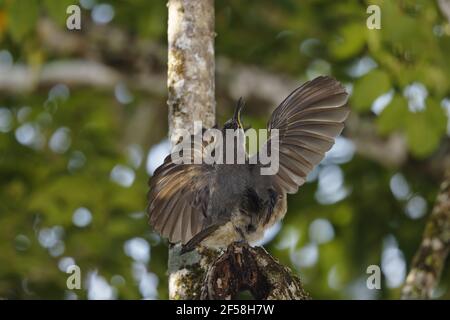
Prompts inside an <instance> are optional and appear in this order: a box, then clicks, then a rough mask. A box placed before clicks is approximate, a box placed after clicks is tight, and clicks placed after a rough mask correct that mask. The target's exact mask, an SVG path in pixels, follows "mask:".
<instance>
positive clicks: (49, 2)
mask: <svg viewBox="0 0 450 320" xmlns="http://www.w3.org/2000/svg"><path fill="white" fill-rule="evenodd" d="M72 4H77V2H75V1H73V0H58V1H55V0H44V5H45V9H46V10H47V13H48V15H49V16H50V17H51V18H52V19H53V20H54V21H55V22H56V23H57V24H58V25H60V26H65V25H66V19H67V17H68V14H67V12H66V10H67V7H69V6H70V5H72Z"/></svg>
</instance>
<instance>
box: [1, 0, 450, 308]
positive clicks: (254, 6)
mask: <svg viewBox="0 0 450 320" xmlns="http://www.w3.org/2000/svg"><path fill="white" fill-rule="evenodd" d="M86 2H89V1H86ZM93 2H94V3H95V1H93ZM74 3H77V2H76V1H67V0H64V1H56V0H46V1H37V0H0V50H7V51H8V52H9V53H10V54H11V56H12V57H13V61H14V64H16V65H19V64H20V65H23V64H27V65H29V66H31V67H33V68H37V69H39V68H40V67H41V66H42V65H44V64H46V63H49V62H52V61H56V60H58V59H69V58H77V56H76V55H74V54H69V55H65V54H63V53H59V52H53V51H51V50H49V49H48V48H46V47H45V46H43V45H42V43H41V40H40V37H39V36H38V32H37V30H38V27H37V26H38V23H39V20H40V19H42V18H43V17H46V18H47V19H50V20H51V21H53V22H54V23H55V24H57V26H58V28H59V29H60V30H61V31H64V30H65V19H66V17H67V15H66V13H65V10H66V8H67V6H68V5H70V4H74ZM105 3H109V4H110V5H112V7H113V8H114V18H113V20H112V21H111V22H110V23H109V25H110V26H114V27H117V28H119V29H121V30H123V31H125V32H126V34H128V35H130V36H132V37H134V38H136V39H140V40H145V41H152V42H154V43H155V44H158V45H160V46H162V47H163V48H164V47H165V45H166V23H167V13H166V10H167V8H166V4H165V2H164V1H147V0H130V1H105ZM370 4H378V5H379V6H380V7H381V12H382V20H381V21H382V28H381V29H380V30H369V29H368V28H367V27H366V19H367V17H368V14H367V13H366V8H367V6H368V5H370ZM82 12H83V18H82V24H83V23H84V21H91V14H90V12H91V10H90V9H82ZM107 27H108V26H107ZM216 30H217V34H218V36H217V38H216V54H217V55H218V56H222V57H227V58H228V59H229V60H230V61H231V62H232V63H235V64H242V65H252V66H256V67H258V68H261V69H264V70H266V71H268V72H272V73H275V74H284V75H287V76H289V77H292V78H293V79H298V82H299V83H301V82H302V81H305V80H307V79H308V78H309V77H311V76H312V75H314V74H332V75H334V76H335V77H336V78H338V79H339V80H341V81H343V82H344V83H346V84H348V85H349V86H351V88H352V96H351V99H350V106H351V108H352V110H353V115H352V117H353V118H351V119H350V120H349V121H360V122H361V123H363V124H364V123H367V124H370V125H372V124H373V125H374V128H375V131H374V132H371V134H372V135H373V136H374V137H375V138H377V139H388V138H389V137H390V136H391V135H393V134H399V135H401V136H404V137H405V138H406V141H407V146H408V156H407V160H406V161H405V162H403V163H402V165H401V166H400V167H398V166H385V165H382V164H380V163H379V162H377V161H374V160H372V159H369V158H367V157H364V156H363V155H361V154H360V153H358V152H356V154H355V155H354V156H353V158H352V159H351V161H348V162H346V163H343V164H340V165H339V166H340V168H341V169H342V172H343V174H344V177H345V180H344V181H345V182H344V187H345V189H346V190H348V195H347V196H346V197H344V198H343V199H342V200H340V201H337V202H335V203H331V204H321V203H319V202H318V201H317V197H316V192H317V190H318V183H317V180H314V181H312V182H310V183H307V184H306V185H304V186H303V187H302V188H301V189H300V192H299V193H298V194H297V195H295V196H290V197H289V211H288V214H287V216H286V218H285V220H284V221H283V225H282V229H281V231H280V232H279V233H278V234H277V235H276V237H275V238H274V239H273V240H272V241H271V242H270V243H269V244H268V245H267V247H268V249H269V250H270V252H271V253H272V254H273V255H274V256H276V257H277V258H279V259H280V261H281V262H282V263H284V264H286V265H289V266H290V267H291V268H293V269H296V270H297V271H298V272H299V274H300V275H301V277H302V278H303V279H304V281H305V287H306V289H307V290H308V291H309V292H310V293H311V295H312V297H314V298H332V299H334V298H338V299H342V298H357V297H360V298H383V299H386V298H387V299H391V298H398V297H399V288H398V287H397V288H390V287H389V286H388V285H387V284H386V281H385V278H384V277H383V281H382V289H381V290H374V291H369V290H367V289H365V281H366V278H367V274H366V268H367V266H369V265H372V264H375V265H381V263H382V255H383V252H384V249H385V248H384V247H383V243H384V244H386V242H387V241H389V240H386V239H392V238H395V239H396V243H397V245H398V249H399V250H401V256H402V257H403V259H404V261H405V262H406V263H407V265H409V263H410V261H411V259H412V256H413V254H414V252H415V250H416V248H417V246H418V244H419V242H420V239H421V234H422V231H423V228H424V224H425V221H426V217H427V215H425V216H422V217H420V218H419V219H411V218H410V217H408V215H406V214H405V206H406V205H407V202H408V201H409V200H408V199H406V198H405V199H403V200H398V199H397V198H396V197H394V195H393V193H392V192H391V189H390V182H391V179H392V177H393V176H394V175H395V174H396V173H399V172H400V173H401V174H402V175H403V176H404V177H405V178H406V180H407V182H408V184H409V187H410V190H411V193H412V194H413V195H420V196H421V197H422V198H423V199H424V200H425V201H426V205H427V213H429V212H430V211H431V208H432V206H433V203H434V200H435V197H436V194H437V191H438V186H439V182H440V179H441V178H442V177H441V176H439V174H432V173H431V172H430V170H428V168H429V167H430V166H431V165H430V163H431V162H433V161H434V159H441V158H439V155H441V154H442V153H444V154H445V153H446V151H448V135H447V122H448V117H447V114H446V109H445V108H444V107H443V106H442V105H444V106H445V103H443V102H442V101H445V99H446V98H447V99H448V97H450V77H449V75H450V24H449V21H447V20H446V19H445V17H444V16H443V15H442V13H441V12H440V11H439V8H438V6H437V4H436V2H435V1H430V0H410V1H406V0H398V1H381V0H380V1H324V0H317V1H295V0H280V1H268V0H262V1H237V0H230V1H222V0H220V1H216ZM66 32H67V31H66ZM83 32H84V30H82V31H81V32H80V34H81V35H83V34H84V33H83ZM112 36H113V35H112ZM90 41H94V40H93V39H92V37H91V38H90V37H87V36H86V39H85V43H86V44H87V46H88V45H89V43H90ZM112 56H113V53H111V55H110V56H109V57H112ZM364 57H370V58H371V59H372V61H374V62H375V63H376V65H377V67H375V68H373V69H371V70H370V71H368V72H367V73H365V74H364V75H357V76H355V75H352V74H351V73H349V69H350V68H351V67H352V66H353V65H354V64H355V63H356V62H357V61H359V59H361V58H364ZM106 58H108V55H106ZM116 60H117V59H116ZM124 61H125V62H123V63H122V64H121V61H120V60H119V61H115V60H114V59H111V61H106V63H107V64H109V65H111V66H113V67H117V68H118V69H120V70H122V71H123V70H125V72H126V70H127V68H128V67H130V66H128V65H127V64H126V63H127V62H126V60H125V59H124ZM160 68H163V69H164V68H165V66H160ZM0 72H7V71H5V70H4V69H1V68H0ZM217 81H218V82H220V81H225V80H222V79H217ZM413 83H420V84H422V85H423V86H424V87H425V88H426V90H427V92H428V95H427V97H426V100H425V108H423V110H419V111H415V112H413V111H411V110H410V108H409V107H408V100H407V98H406V97H405V95H404V91H405V88H407V87H408V86H409V85H411V84H413ZM144 85H145V84H144ZM162 85H164V84H162ZM68 88H69V90H70V94H69V96H68V98H67V99H66V98H64V97H62V98H61V97H59V98H58V97H57V98H56V99H53V100H52V99H49V90H51V89H52V88H51V87H50V88H49V87H46V86H39V87H38V88H36V89H34V90H30V91H29V92H26V93H20V94H18V93H14V92H11V91H5V90H4V91H1V90H0V108H2V109H1V110H3V111H2V112H3V115H4V117H6V116H5V115H6V113H7V112H8V111H5V110H9V114H10V115H11V117H12V118H11V119H12V120H11V123H10V127H9V128H8V129H4V130H3V131H0V298H21V299H22V298H24V299H36V298H45V299H50V298H52V299H62V298H70V297H73V294H71V293H70V292H69V291H68V290H67V288H66V279H67V274H66V273H65V272H63V271H61V270H60V268H59V267H58V263H59V262H60V260H61V258H62V257H72V258H73V259H74V260H75V261H76V263H77V265H79V266H80V267H81V270H82V272H83V273H82V274H83V279H84V280H86V279H87V275H88V272H89V271H94V270H97V271H98V274H99V275H101V276H102V277H103V278H104V279H105V281H107V282H108V283H109V285H111V286H112V287H114V290H115V296H116V297H117V298H120V299H139V298H142V296H143V295H142V290H140V285H139V281H138V280H136V278H135V276H134V275H133V270H134V269H135V268H136V262H134V261H133V259H132V258H131V257H129V256H128V255H127V254H126V253H125V251H124V243H125V242H126V241H127V240H129V239H132V238H135V237H140V238H142V239H145V240H146V241H147V242H148V243H149V244H150V260H149V262H148V263H147V264H146V267H147V272H148V273H149V274H152V275H153V274H154V275H156V276H157V278H158V279H159V283H158V285H157V293H156V294H155V295H153V297H155V298H167V277H166V261H167V243H166V242H165V241H163V240H161V239H159V238H158V237H157V236H156V235H155V234H153V233H152V232H151V230H150V227H149V226H148V224H147V220H146V216H145V214H143V213H144V212H145V207H146V193H147V191H148V190H147V180H148V178H149V175H148V173H147V170H146V164H145V162H146V161H147V160H146V159H147V153H148V151H149V150H150V148H151V147H152V146H153V145H155V144H157V143H159V142H160V141H161V140H162V139H164V138H165V137H166V134H167V123H166V122H167V121H166V119H167V118H166V117H167V111H166V104H165V98H166V97H165V96H155V95H152V94H148V93H146V92H145V91H143V90H141V89H140V88H139V87H138V86H136V87H133V86H129V88H128V89H129V90H130V92H131V94H132V95H133V97H134V99H133V100H132V101H131V102H130V103H126V104H123V103H120V102H119V101H117V99H116V97H115V95H114V90H105V89H102V88H97V87H76V88H71V86H70V84H68ZM387 92H391V95H392V97H393V98H392V100H391V101H390V103H389V104H388V105H387V107H385V108H384V109H383V111H382V112H381V113H380V114H379V115H376V114H374V112H373V111H372V105H373V102H374V100H375V99H376V98H378V97H379V96H380V95H382V94H385V93H387ZM217 96H218V101H219V104H218V115H219V120H220V121H223V120H224V119H225V118H226V117H227V116H229V115H230V114H231V107H232V104H233V103H234V102H233V101H232V100H230V98H229V97H228V96H226V94H224V93H223V92H217ZM246 98H247V97H246ZM248 104H249V105H250V108H249V111H248V113H246V114H245V120H246V121H247V122H250V123H251V124H253V125H254V126H255V127H262V126H263V125H264V123H265V121H266V119H267V117H268V115H269V112H270V108H271V107H274V106H270V105H268V104H267V103H265V102H262V101H257V100H255V99H253V100H252V97H248ZM252 104H253V106H254V107H251V105H252ZM142 105H145V108H147V109H148V110H149V112H148V113H145V114H146V115H148V116H149V118H148V124H147V125H146V131H144V132H143V133H142V132H141V133H139V132H137V133H136V132H135V130H139V128H138V129H136V127H135V121H136V118H139V114H140V113H139V112H141V111H142ZM25 106H27V108H24V107H25ZM258 106H259V109H258ZM0 119H1V117H0ZM24 124H30V125H32V126H34V127H36V126H37V127H38V128H39V132H40V135H41V137H42V138H43V141H44V143H43V144H41V145H40V146H39V147H37V146H28V145H23V144H21V143H19V142H18V139H17V129H18V128H20V127H21V126H23V125H24ZM5 126H6V125H5ZM0 127H1V126H0ZM61 127H64V128H67V129H68V130H69V132H70V140H71V142H70V147H69V148H68V150H66V151H64V152H61V153H56V152H54V151H52V150H51V148H49V146H48V143H49V140H50V139H51V137H52V135H53V134H54V133H55V131H56V130H57V129H58V128H61ZM5 128H6V127H5ZM142 135H144V139H138V138H136V136H142ZM345 135H347V132H346V131H344V136H345ZM382 141H384V140H382ZM130 146H133V148H135V149H136V148H137V149H136V150H142V153H143V161H142V162H141V163H140V164H138V165H137V166H135V167H134V168H133V165H132V163H133V161H131V160H130V156H129V155H130V153H129V150H130V149H129V148H130ZM80 157H81V159H85V160H84V162H83V160H82V161H81V163H82V164H81V165H79V166H75V167H74V166H72V167H71V169H70V170H69V168H68V164H69V163H70V161H71V160H72V161H73V159H80ZM381 157H383V155H381ZM72 163H73V162H72ZM434 163H435V162H433V164H434ZM117 164H121V165H124V166H128V167H130V168H132V170H133V171H134V173H135V179H134V181H133V183H132V185H131V186H129V187H124V186H121V185H118V184H117V183H115V182H114V181H111V178H110V175H111V170H112V169H113V168H114V167H115V166H116V165H117ZM438 166H439V164H438ZM79 207H85V208H88V209H89V210H90V212H92V216H93V219H92V222H91V223H90V224H89V225H88V226H87V227H84V228H80V227H77V226H75V225H74V224H73V222H72V218H73V213H74V211H75V210H76V209H77V208H79ZM316 219H326V221H328V222H329V223H331V226H332V230H333V235H334V236H333V238H332V239H330V240H328V241H326V242H325V243H321V244H317V245H314V246H313V247H314V248H315V249H317V257H316V258H317V259H316V261H315V262H314V263H313V264H312V265H310V266H299V264H298V256H299V255H300V256H302V255H301V253H300V252H302V251H301V250H302V249H304V248H305V246H306V248H308V246H309V248H310V247H311V243H313V242H312V241H311V238H313V237H312V235H311V234H310V233H311V232H310V231H309V230H310V225H311V222H313V221H315V220H316ZM55 226H60V227H62V230H63V233H62V235H61V239H60V241H62V242H63V244H64V251H63V253H59V254H53V255H52V254H51V252H50V251H51V250H49V249H47V248H44V247H43V246H42V245H41V243H40V241H39V234H40V233H41V231H42V230H47V228H54V227H55ZM49 230H50V229H49ZM58 230H61V228H59V229H58ZM292 239H294V240H292ZM295 239H296V241H295ZM286 243H288V244H289V245H286ZM315 249H314V250H315ZM314 250H313V251H314ZM304 252H305V251H303V253H304ZM133 266H134V267H133ZM117 275H120V277H122V278H123V280H125V281H119V282H117V281H112V280H111V279H112V278H113V277H114V276H117ZM122 278H121V279H122ZM116 279H117V277H116ZM449 280H450V272H449V268H448V265H447V267H446V268H445V270H444V274H443V278H442V280H441V285H440V287H439V288H438V290H437V297H439V298H447V299H448V298H450V291H449V287H448V284H449V283H450V282H449ZM73 292H75V293H76V295H77V297H78V298H81V299H84V298H87V297H88V290H87V287H86V285H85V283H83V289H82V290H74V291H73Z"/></svg>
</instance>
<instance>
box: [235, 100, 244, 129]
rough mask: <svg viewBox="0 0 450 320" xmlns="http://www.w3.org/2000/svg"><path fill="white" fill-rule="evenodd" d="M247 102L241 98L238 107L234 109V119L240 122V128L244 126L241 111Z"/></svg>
mask: <svg viewBox="0 0 450 320" xmlns="http://www.w3.org/2000/svg"><path fill="white" fill-rule="evenodd" d="M244 105H245V102H244V100H242V98H239V100H238V103H237V106H236V109H235V110H234V115H233V120H234V121H235V122H236V123H237V124H238V126H239V128H243V126H242V123H241V111H242V108H244Z"/></svg>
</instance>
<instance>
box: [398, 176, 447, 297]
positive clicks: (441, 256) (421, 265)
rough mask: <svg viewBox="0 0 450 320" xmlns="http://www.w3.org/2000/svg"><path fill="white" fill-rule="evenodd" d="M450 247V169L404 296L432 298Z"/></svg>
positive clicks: (408, 279)
mask: <svg viewBox="0 0 450 320" xmlns="http://www.w3.org/2000/svg"><path fill="white" fill-rule="evenodd" d="M449 250H450V170H448V172H447V175H446V178H445V179H444V181H443V182H442V184H441V188H440V191H439V194H438V197H437V199H436V204H435V206H434V208H433V211H432V213H431V215H430V217H429V219H428V222H427V225H426V227H425V231H424V234H423V239H422V243H421V244H420V246H419V249H418V250H417V252H416V255H415V256H414V259H413V261H412V266H411V271H410V273H409V274H408V277H407V278H406V283H405V285H404V287H403V289H402V299H430V298H431V297H432V293H433V290H434V288H435V287H436V286H437V285H438V283H439V278H440V275H441V273H442V269H443V267H444V265H445V260H446V258H447V255H448V253H449Z"/></svg>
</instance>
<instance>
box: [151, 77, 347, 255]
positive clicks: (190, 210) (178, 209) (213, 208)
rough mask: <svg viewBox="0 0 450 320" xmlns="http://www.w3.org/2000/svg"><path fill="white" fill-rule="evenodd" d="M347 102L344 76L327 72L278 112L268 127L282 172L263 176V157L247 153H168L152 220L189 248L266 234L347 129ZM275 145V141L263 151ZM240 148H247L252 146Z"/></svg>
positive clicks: (233, 125) (236, 124) (154, 189)
mask: <svg viewBox="0 0 450 320" xmlns="http://www.w3.org/2000/svg"><path fill="white" fill-rule="evenodd" d="M347 99H348V94H347V92H346V91H345V88H344V87H343V86H342V85H341V84H340V83H339V82H338V81H336V80H335V79H333V78H330V77H323V76H322V77H318V78H316V79H314V80H312V81H308V82H306V83H304V84H303V85H302V86H300V87H298V88H297V89H295V90H294V91H293V92H292V93H291V94H290V95H289V96H288V97H287V98H286V99H285V100H284V101H283V102H282V103H281V104H280V105H279V106H278V107H277V108H276V109H275V110H274V112H273V113H272V115H271V117H270V119H269V121H268V125H267V127H268V130H269V132H270V130H273V129H277V130H278V139H279V142H278V147H277V150H275V151H276V152H278V155H279V167H278V168H279V169H278V171H277V172H275V173H274V174H272V175H263V174H261V168H262V167H263V166H266V165H267V164H263V163H261V162H260V161H259V154H256V155H254V156H252V157H248V156H246V161H245V162H244V163H243V164H219V163H212V164H206V163H201V164H195V163H190V164H189V163H176V162H174V161H173V157H172V156H171V155H169V156H167V157H166V159H165V160H164V163H163V164H162V165H161V166H160V167H158V169H157V170H156V171H155V173H154V175H153V177H152V178H151V179H150V182H149V184H150V192H149V205H148V212H149V216H150V224H151V225H152V226H153V228H154V230H155V231H157V232H158V233H159V234H160V235H161V236H163V237H165V238H168V239H169V241H170V242H171V243H179V242H181V244H182V245H183V251H184V252H186V251H190V250H192V249H194V248H195V247H196V246H197V245H199V244H201V245H203V246H210V247H221V248H226V247H227V246H228V245H230V244H231V243H233V242H235V241H246V242H253V241H256V240H258V239H260V238H261V237H262V236H263V235H264V231H265V230H266V229H268V228H269V227H271V226H272V225H273V224H274V223H275V222H277V221H278V220H280V219H282V218H283V217H284V215H285V214H286V211H287V205H286V194H287V193H290V194H293V193H296V192H297V190H298V188H299V187H300V186H301V185H302V184H303V183H304V182H305V181H306V177H307V175H308V174H309V173H310V172H311V171H312V170H313V168H314V167H315V166H316V165H317V164H318V163H319V162H320V161H321V160H322V159H323V157H324V155H325V152H327V151H328V150H329V149H330V148H331V147H332V145H333V144H334V141H335V138H336V137H337V136H338V135H339V134H340V133H341V131H342V130H343V128H344V121H345V120H346V118H347V116H348V114H349V109H348V107H347V106H346V103H347ZM242 106H243V104H242V103H238V105H237V107H236V111H235V113H234V116H233V118H232V119H230V120H228V121H227V122H226V123H225V124H224V127H223V129H222V132H223V136H224V140H223V141H224V144H226V138H225V130H226V129H234V130H243V128H242V124H241V121H240V112H241V109H242ZM270 144H271V141H270V138H269V139H268V140H267V141H266V143H265V145H264V146H263V147H262V148H261V150H262V149H264V148H269V147H270V146H271V145H270ZM202 147H204V146H202ZM235 148H243V150H241V151H243V152H244V153H245V145H239V144H238V145H237V146H236V147H235ZM224 150H225V149H224ZM234 151H236V150H234ZM260 152H261V151H260ZM254 157H256V158H254ZM252 160H253V161H252Z"/></svg>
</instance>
